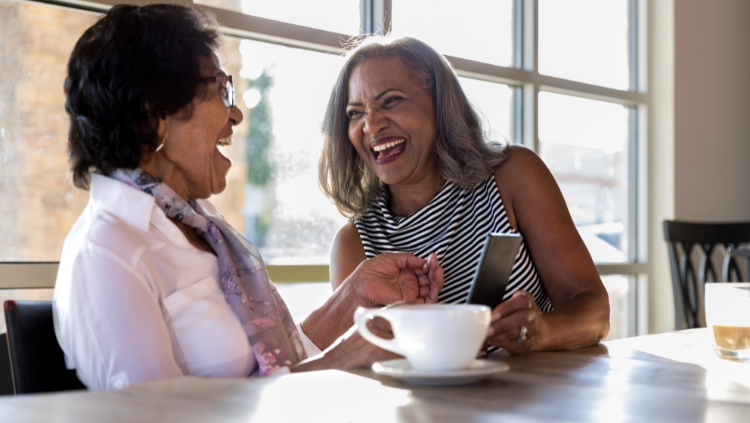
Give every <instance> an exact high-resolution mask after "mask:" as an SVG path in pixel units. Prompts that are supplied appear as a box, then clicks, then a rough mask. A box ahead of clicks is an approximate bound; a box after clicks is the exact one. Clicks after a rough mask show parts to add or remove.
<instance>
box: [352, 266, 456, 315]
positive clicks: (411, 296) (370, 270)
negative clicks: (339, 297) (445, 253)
mask: <svg viewBox="0 0 750 423" xmlns="http://www.w3.org/2000/svg"><path fill="white" fill-rule="evenodd" d="M350 278H352V281H353V283H355V284H357V289H358V291H359V293H360V295H362V297H363V298H364V299H365V300H366V301H367V302H368V306H370V307H377V306H382V305H388V304H393V303H396V302H399V301H403V302H407V303H417V304H432V303H436V302H437V298H438V294H439V293H440V290H441V289H442V288H443V284H444V283H445V281H444V279H443V268H442V267H440V264H439V263H438V260H437V255H436V254H435V253H432V254H431V255H430V257H429V258H428V259H427V260H423V259H421V258H419V257H416V256H414V255H413V254H410V253H384V254H381V255H379V256H377V257H373V258H371V259H369V260H365V261H364V262H362V263H361V264H360V265H359V266H358V267H357V268H356V269H355V270H354V272H353V273H352V275H351V276H350Z"/></svg>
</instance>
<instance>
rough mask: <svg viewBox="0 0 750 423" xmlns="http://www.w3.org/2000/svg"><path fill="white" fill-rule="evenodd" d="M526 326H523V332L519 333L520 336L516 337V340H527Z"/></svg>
mask: <svg viewBox="0 0 750 423" xmlns="http://www.w3.org/2000/svg"><path fill="white" fill-rule="evenodd" d="M526 332H528V331H527V330H526V326H521V333H519V334H518V338H516V341H518V342H524V341H526Z"/></svg>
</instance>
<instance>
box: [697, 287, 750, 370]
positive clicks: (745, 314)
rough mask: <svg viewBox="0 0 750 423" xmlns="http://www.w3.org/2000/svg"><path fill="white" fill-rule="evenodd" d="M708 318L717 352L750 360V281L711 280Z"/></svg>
mask: <svg viewBox="0 0 750 423" xmlns="http://www.w3.org/2000/svg"><path fill="white" fill-rule="evenodd" d="M706 322H707V323H708V328H709V330H710V331H711V336H712V339H713V347H714V352H715V353H716V355H718V356H719V357H722V358H732V359H740V360H750V283H707V284H706Z"/></svg>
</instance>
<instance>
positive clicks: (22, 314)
mask: <svg viewBox="0 0 750 423" xmlns="http://www.w3.org/2000/svg"><path fill="white" fill-rule="evenodd" d="M5 323H6V326H7V328H8V351H9V352H10V364H11V373H12V375H13V388H14V390H15V392H16V395H19V394H31V393H38V392H53V391H67V390H72V389H86V387H85V386H84V385H83V384H82V383H81V381H80V380H78V377H77V376H76V372H75V370H68V369H67V368H66V367H65V356H64V354H63V352H62V350H61V349H60V345H59V344H58V343H57V337H56V336H55V327H54V323H53V321H52V303H51V302H49V301H39V302H36V301H6V302H5Z"/></svg>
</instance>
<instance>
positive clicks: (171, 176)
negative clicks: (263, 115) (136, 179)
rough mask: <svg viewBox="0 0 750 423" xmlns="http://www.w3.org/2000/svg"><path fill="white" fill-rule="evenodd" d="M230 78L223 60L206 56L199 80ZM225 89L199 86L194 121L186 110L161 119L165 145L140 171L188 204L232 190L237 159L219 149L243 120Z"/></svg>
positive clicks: (218, 85)
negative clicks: (230, 180)
mask: <svg viewBox="0 0 750 423" xmlns="http://www.w3.org/2000/svg"><path fill="white" fill-rule="evenodd" d="M222 74H226V71H225V70H224V68H223V67H222V66H221V63H220V62H219V59H218V57H216V56H214V57H213V58H211V59H206V58H201V60H200V76H201V78H209V77H214V76H217V75H222ZM229 104H230V103H229V102H228V100H227V97H226V93H225V92H224V90H223V87H222V86H221V85H220V84H219V83H217V82H206V83H201V84H200V85H199V92H198V95H196V97H195V98H194V99H193V101H192V103H191V105H190V106H189V107H190V108H191V113H190V114H189V119H185V118H184V117H182V115H184V113H183V111H180V112H178V113H176V114H175V115H173V116H168V117H167V118H165V119H162V120H161V121H160V126H159V133H160V134H161V135H162V137H166V140H165V142H164V147H163V148H162V149H161V150H160V151H159V152H157V153H155V154H153V155H152V156H153V160H147V163H143V160H142V163H141V167H142V168H143V169H144V170H146V171H147V172H149V173H152V174H153V175H154V176H156V177H158V178H159V179H161V180H162V181H164V182H165V183H166V184H167V185H169V186H170V187H171V188H172V189H173V190H175V192H177V194H179V195H180V196H181V197H183V198H184V199H186V200H192V199H200V198H208V197H210V196H211V194H218V193H220V192H222V191H224V189H225V188H226V186H227V173H228V172H229V168H230V167H231V166H232V161H231V160H229V159H228V158H227V157H226V156H224V155H223V154H222V153H221V151H219V148H218V147H219V146H220V145H223V144H226V143H227V140H229V139H230V137H231V136H232V135H233V134H234V129H233V126H235V125H238V124H239V123H240V122H242V119H243V116H242V112H241V111H240V110H239V109H238V108H237V107H230V106H229Z"/></svg>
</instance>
